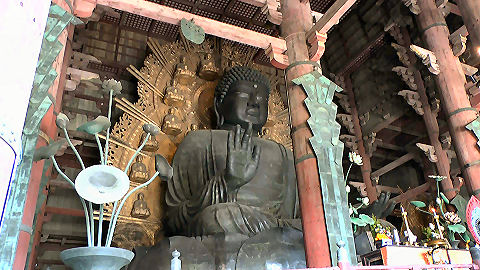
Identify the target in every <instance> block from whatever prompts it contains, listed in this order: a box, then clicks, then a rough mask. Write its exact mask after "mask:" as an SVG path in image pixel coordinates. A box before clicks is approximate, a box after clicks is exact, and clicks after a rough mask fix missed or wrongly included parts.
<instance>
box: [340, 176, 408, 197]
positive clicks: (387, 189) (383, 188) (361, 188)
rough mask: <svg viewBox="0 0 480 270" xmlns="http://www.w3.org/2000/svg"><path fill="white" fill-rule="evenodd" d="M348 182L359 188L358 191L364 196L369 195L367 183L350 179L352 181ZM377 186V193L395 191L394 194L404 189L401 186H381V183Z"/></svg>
mask: <svg viewBox="0 0 480 270" xmlns="http://www.w3.org/2000/svg"><path fill="white" fill-rule="evenodd" d="M376 178H378V177H376ZM348 184H349V185H351V186H353V187H355V188H356V189H357V191H358V192H359V193H360V195H362V196H364V197H366V196H367V188H366V186H365V183H362V182H353V181H350V182H348ZM375 188H376V189H377V195H378V194H380V193H382V192H390V193H393V194H400V193H402V190H401V189H400V188H394V187H388V186H380V185H376V186H375Z"/></svg>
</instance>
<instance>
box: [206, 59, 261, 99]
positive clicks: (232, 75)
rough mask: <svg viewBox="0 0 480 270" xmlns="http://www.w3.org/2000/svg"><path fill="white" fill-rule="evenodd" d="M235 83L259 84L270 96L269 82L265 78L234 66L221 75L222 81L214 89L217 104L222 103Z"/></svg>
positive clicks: (248, 69)
mask: <svg viewBox="0 0 480 270" xmlns="http://www.w3.org/2000/svg"><path fill="white" fill-rule="evenodd" d="M237 81H249V82H254V83H257V84H261V85H263V86H264V87H265V88H266V89H267V92H268V94H270V81H269V80H268V79H267V77H265V76H264V75H263V74H262V73H260V72H259V71H258V70H255V69H252V68H248V67H242V66H235V67H232V68H231V69H229V70H228V71H226V72H225V73H224V74H223V77H222V79H221V80H220V82H219V83H218V85H217V87H216V88H215V99H216V101H217V102H218V103H222V101H223V98H224V97H225V95H226V94H227V92H228V91H229V90H230V87H232V85H234V84H235V83H236V82H237Z"/></svg>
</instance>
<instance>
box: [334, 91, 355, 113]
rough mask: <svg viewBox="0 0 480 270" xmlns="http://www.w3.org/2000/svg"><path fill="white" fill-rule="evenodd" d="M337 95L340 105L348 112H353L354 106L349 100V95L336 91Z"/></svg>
mask: <svg viewBox="0 0 480 270" xmlns="http://www.w3.org/2000/svg"><path fill="white" fill-rule="evenodd" d="M335 96H337V97H338V103H339V104H340V106H341V107H342V108H343V109H344V110H345V111H346V112H347V113H352V107H350V101H349V100H348V95H344V94H339V93H335Z"/></svg>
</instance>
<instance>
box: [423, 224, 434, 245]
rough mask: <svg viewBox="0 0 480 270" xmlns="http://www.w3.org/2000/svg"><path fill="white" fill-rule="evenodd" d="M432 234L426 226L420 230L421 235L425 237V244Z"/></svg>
mask: <svg viewBox="0 0 480 270" xmlns="http://www.w3.org/2000/svg"><path fill="white" fill-rule="evenodd" d="M432 232H433V231H432V229H430V227H428V226H427V227H424V228H422V233H423V235H425V238H426V240H427V242H428V241H431V240H432Z"/></svg>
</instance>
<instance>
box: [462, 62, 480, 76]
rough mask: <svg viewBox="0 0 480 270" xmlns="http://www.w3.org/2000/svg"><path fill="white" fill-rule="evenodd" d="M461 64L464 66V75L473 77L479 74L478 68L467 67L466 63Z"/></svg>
mask: <svg viewBox="0 0 480 270" xmlns="http://www.w3.org/2000/svg"><path fill="white" fill-rule="evenodd" d="M460 64H462V70H463V73H465V75H467V76H473V75H474V74H475V73H477V72H478V68H476V67H472V66H470V65H467V64H465V63H460Z"/></svg>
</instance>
